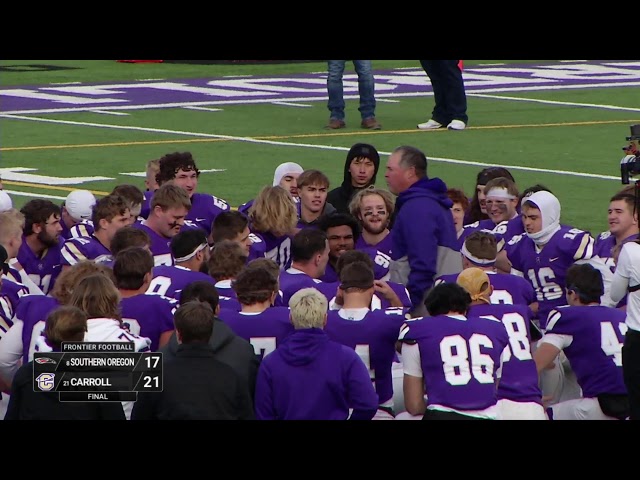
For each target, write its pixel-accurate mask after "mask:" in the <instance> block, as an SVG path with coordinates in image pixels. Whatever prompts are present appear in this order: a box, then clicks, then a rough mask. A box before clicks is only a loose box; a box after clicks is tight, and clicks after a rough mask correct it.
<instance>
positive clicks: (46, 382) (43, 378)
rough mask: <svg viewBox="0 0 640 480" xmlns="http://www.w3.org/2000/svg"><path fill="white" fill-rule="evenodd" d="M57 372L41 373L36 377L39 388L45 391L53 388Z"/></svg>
mask: <svg viewBox="0 0 640 480" xmlns="http://www.w3.org/2000/svg"><path fill="white" fill-rule="evenodd" d="M55 378H56V375H55V373H41V374H40V375H38V377H37V378H36V383H37V384H38V388H39V389H40V390H42V391H43V392H49V391H51V390H53V386H54V385H55V381H54V380H55Z"/></svg>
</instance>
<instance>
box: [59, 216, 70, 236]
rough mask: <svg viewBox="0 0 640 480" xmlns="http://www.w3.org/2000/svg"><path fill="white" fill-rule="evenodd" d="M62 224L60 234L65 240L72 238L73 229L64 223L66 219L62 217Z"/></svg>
mask: <svg viewBox="0 0 640 480" xmlns="http://www.w3.org/2000/svg"><path fill="white" fill-rule="evenodd" d="M60 226H61V227H62V231H61V232H60V236H61V237H62V238H64V239H65V240H66V239H68V238H71V230H70V229H69V227H67V224H66V223H64V220H62V219H60Z"/></svg>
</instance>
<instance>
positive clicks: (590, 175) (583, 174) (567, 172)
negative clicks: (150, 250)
mask: <svg viewBox="0 0 640 480" xmlns="http://www.w3.org/2000/svg"><path fill="white" fill-rule="evenodd" d="M0 117H4V118H11V119H18V120H30V121H33V122H44V123H57V124H63V125H78V126H85V127H97V128H108V129H114V130H133V131H138V132H152V133H168V134H172V135H185V136H190V137H200V138H220V139H226V140H234V141H238V142H247V143H257V144H263V145H276V146H287V147H297V148H313V149H318V150H334V151H341V152H348V151H349V150H350V148H349V147H334V146H330V145H317V144H310V143H295V142H282V141H275V140H261V139H257V138H251V137H237V136H232V135H215V134H211V133H198V132H187V131H182V130H169V129H164V128H147V127H134V126H128V125H108V124H101V123H93V122H76V121H71V120H55V119H51V118H39V117H26V116H22V115H6V114H5V115H0ZM379 153H380V154H381V155H391V152H383V151H379ZM428 160H429V161H430V162H442V163H451V164H456V165H473V166H479V167H505V168H508V169H509V170H522V171H526V172H538V173H548V174H556V175H571V176H574V177H585V178H598V179H603V180H617V181H618V182H619V181H620V177H619V176H613V175H600V174H597V173H588V172H576V171H572V170H552V169H546V168H534V167H523V166H519V165H499V164H491V163H484V162H473V161H468V160H458V159H454V158H446V157H428Z"/></svg>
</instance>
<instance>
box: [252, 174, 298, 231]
mask: <svg viewBox="0 0 640 480" xmlns="http://www.w3.org/2000/svg"><path fill="white" fill-rule="evenodd" d="M249 220H250V222H251V227H252V230H255V231H258V232H271V233H273V234H274V235H275V236H276V237H280V236H282V235H285V234H287V233H289V232H290V231H291V230H293V229H294V228H295V227H296V225H297V224H298V212H297V211H296V206H295V204H294V203H293V198H292V197H291V194H290V193H289V192H288V191H287V190H285V189H284V188H282V187H280V186H275V187H264V188H263V189H262V190H260V193H259V194H258V196H257V197H256V198H255V200H254V201H253V205H251V208H250V209H249Z"/></svg>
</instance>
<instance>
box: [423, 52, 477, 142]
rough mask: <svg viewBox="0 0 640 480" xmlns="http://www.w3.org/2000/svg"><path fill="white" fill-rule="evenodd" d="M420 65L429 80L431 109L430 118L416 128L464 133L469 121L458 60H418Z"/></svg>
mask: <svg viewBox="0 0 640 480" xmlns="http://www.w3.org/2000/svg"><path fill="white" fill-rule="evenodd" d="M420 65H422V69H423V70H424V71H425V73H426V74H427V75H428V76H429V79H430V80H431V86H432V87H433V98H434V101H435V106H434V108H433V112H432V113H431V118H430V119H429V120H428V121H427V122H424V123H420V124H418V128H419V129H420V130H437V129H439V128H445V127H446V128H447V129H449V130H464V129H465V128H466V126H467V123H468V121H469V117H468V116H467V95H466V93H465V90H464V80H463V79H462V70H461V66H460V60H420Z"/></svg>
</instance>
